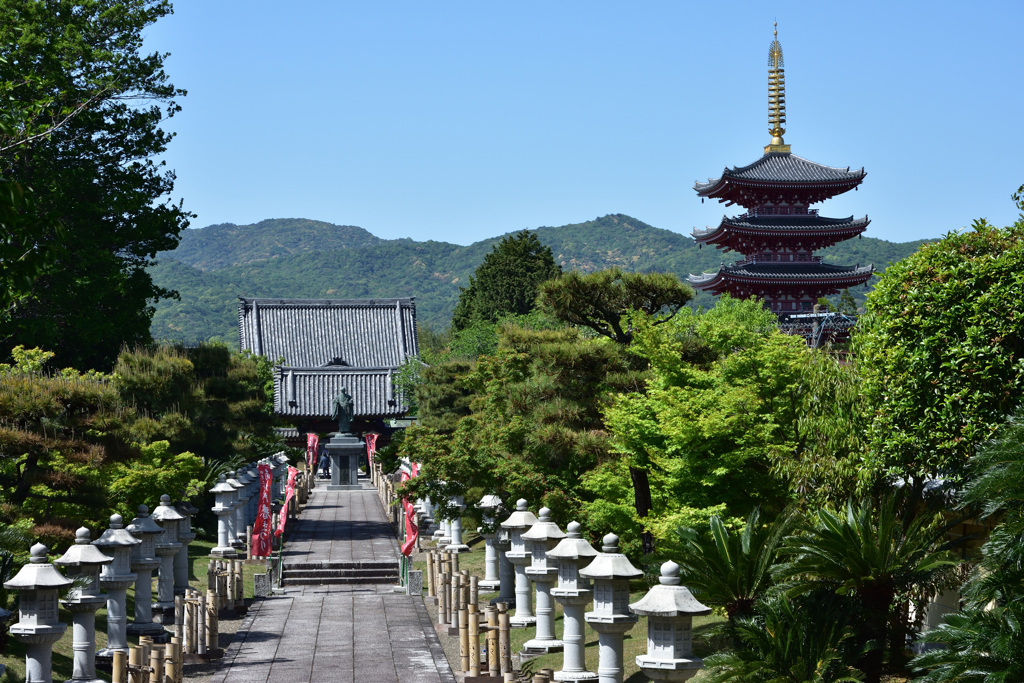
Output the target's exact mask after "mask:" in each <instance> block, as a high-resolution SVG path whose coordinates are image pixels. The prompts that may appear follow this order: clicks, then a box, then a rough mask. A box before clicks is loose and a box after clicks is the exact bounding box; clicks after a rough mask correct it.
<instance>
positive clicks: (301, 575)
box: [281, 567, 398, 579]
mask: <svg viewBox="0 0 1024 683" xmlns="http://www.w3.org/2000/svg"><path fill="white" fill-rule="evenodd" d="M375 576H380V577H394V576H398V567H389V568H387V569H291V568H288V567H286V568H285V570H284V572H283V573H282V574H281V577H282V578H285V579H291V578H294V579H315V578H317V577H323V578H333V577H342V578H344V577H352V578H360V577H369V578H372V577H375Z"/></svg>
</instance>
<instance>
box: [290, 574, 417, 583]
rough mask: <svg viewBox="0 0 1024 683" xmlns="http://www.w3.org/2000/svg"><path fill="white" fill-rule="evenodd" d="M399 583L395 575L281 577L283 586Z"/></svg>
mask: <svg viewBox="0 0 1024 683" xmlns="http://www.w3.org/2000/svg"><path fill="white" fill-rule="evenodd" d="M392 583H398V574H395V575H394V576H320V577H315V578H292V577H288V576H282V577H281V585H282V586H346V585H349V586H350V585H372V584H392Z"/></svg>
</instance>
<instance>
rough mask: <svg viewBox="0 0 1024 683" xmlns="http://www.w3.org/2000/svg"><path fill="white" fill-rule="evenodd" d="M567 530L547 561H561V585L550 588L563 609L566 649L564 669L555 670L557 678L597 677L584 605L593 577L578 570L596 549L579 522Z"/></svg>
mask: <svg viewBox="0 0 1024 683" xmlns="http://www.w3.org/2000/svg"><path fill="white" fill-rule="evenodd" d="M566 531H567V532H568V533H567V535H566V537H565V538H563V539H562V540H561V542H559V544H558V545H556V546H555V547H554V549H553V550H551V551H549V552H548V561H554V562H557V563H558V586H557V587H555V588H552V589H551V595H552V597H554V598H555V600H557V601H558V602H559V603H561V605H562V608H563V610H564V614H563V620H562V644H563V645H564V646H565V653H564V654H563V655H562V670H561V671H556V672H555V680H556V681H596V680H597V674H596V673H594V672H593V671H587V669H586V662H585V661H584V654H583V648H584V636H583V608H584V607H585V606H586V605H587V604H588V603H589V602H590V596H591V590H590V581H588V580H587V579H581V578H580V576H579V572H580V567H583V566H586V565H588V564H590V562H591V561H592V560H593V559H594V557H595V556H596V555H597V551H596V550H594V548H593V546H591V545H590V544H589V543H587V542H586V541H584V540H583V534H581V533H580V525H579V523H578V522H569V526H568V527H567V528H566ZM538 602H539V600H538Z"/></svg>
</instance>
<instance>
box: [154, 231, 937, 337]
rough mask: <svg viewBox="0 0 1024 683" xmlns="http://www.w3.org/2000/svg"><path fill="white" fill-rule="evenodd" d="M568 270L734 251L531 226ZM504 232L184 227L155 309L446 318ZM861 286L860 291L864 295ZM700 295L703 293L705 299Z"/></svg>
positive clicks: (173, 317) (865, 259) (225, 329)
mask: <svg viewBox="0 0 1024 683" xmlns="http://www.w3.org/2000/svg"><path fill="white" fill-rule="evenodd" d="M536 232H537V236H538V238H539V239H540V241H541V242H542V243H544V244H545V245H547V246H549V247H551V251H552V253H553V254H554V256H555V260H556V261H557V262H558V263H560V264H561V266H562V268H563V270H571V269H578V270H582V271H584V272H592V271H595V270H601V269H603V268H610V267H612V266H619V267H621V268H623V269H625V270H632V271H638V272H654V271H662V272H670V273H675V274H677V275H679V276H680V277H683V278H685V277H686V275H687V274H689V273H700V272H704V271H710V270H714V269H715V268H717V267H718V266H719V264H721V263H722V262H729V261H733V260H735V258H736V256H735V254H732V253H729V254H723V253H722V252H720V251H718V250H716V249H700V248H699V247H698V245H697V243H696V242H694V241H693V239H691V238H690V237H688V236H684V235H680V234H679V233H675V232H671V231H669V230H662V229H660V228H655V227H652V226H650V225H647V224H646V223H643V222H642V221H639V220H637V219H635V218H631V217H629V216H625V215H623V214H613V215H608V216H602V217H600V218H596V219H594V220H592V221H587V222H585V223H576V224H573V225H563V226H561V227H541V228H537V230H536ZM500 239H501V236H499V237H494V238H490V239H487V240H482V241H480V242H475V243H473V244H471V245H469V246H465V247H464V246H460V245H457V244H450V243H447V242H434V241H427V242H417V241H415V240H411V239H400V240H384V239H381V238H379V237H376V236H374V235H372V234H370V233H369V232H367V231H366V230H363V229H362V228H358V227H354V226H341V225H333V224H331V223H324V222H321V221H312V220H305V219H272V220H265V221H260V222H259V223H256V224H254V225H234V224H231V223H225V224H220V225H211V226H209V227H207V228H202V229H197V230H187V231H186V232H185V233H184V234H183V235H182V240H181V243H180V244H179V245H178V248H177V249H175V250H174V251H169V252H163V253H161V254H158V256H157V259H158V263H157V265H155V266H153V267H152V268H151V269H150V272H151V274H152V276H153V280H154V281H155V282H156V284H157V285H159V286H161V287H166V288H168V289H174V290H177V291H178V292H179V293H180V297H181V298H180V300H171V301H161V302H160V303H159V304H158V305H157V307H156V313H155V315H154V316H153V327H152V332H153V336H154V337H155V338H157V339H181V340H185V341H190V342H191V341H200V340H206V339H221V340H223V341H227V342H229V343H231V344H236V343H237V302H238V299H237V297H238V296H259V297H295V298H327V297H330V298H363V297H393V296H415V297H416V312H417V317H418V319H419V321H420V322H421V323H422V324H426V325H430V326H431V327H433V328H435V329H438V330H441V329H445V328H446V327H447V326H448V323H449V321H450V320H451V314H452V310H453V309H454V307H455V302H456V301H457V300H458V295H459V287H460V286H465V284H466V283H467V281H468V279H469V276H470V275H472V273H473V271H474V270H475V269H476V267H477V265H479V264H480V262H481V261H483V258H484V255H486V254H487V253H488V252H489V251H490V250H491V249H492V248H493V246H494V244H495V243H497V242H498V241H499V240H500ZM925 241H926V240H919V241H916V242H904V243H893V242H887V241H885V240H878V239H873V238H864V239H859V240H850V241H848V242H846V243H844V244H840V245H837V246H835V247H831V248H829V249H827V250H824V251H823V252H822V255H824V256H825V258H826V260H830V261H833V262H835V263H844V264H850V265H853V264H856V263H860V264H866V263H873V264H874V265H875V268H876V270H879V271H881V270H884V269H885V267H886V266H887V265H888V264H889V263H890V262H893V261H898V260H899V259H902V258H904V257H905V256H907V255H908V254H910V253H912V252H914V251H916V250H917V248H918V247H919V246H920V245H921V244H924V242H925ZM864 293H865V292H864V289H863V288H861V290H859V291H857V292H855V293H854V295H855V297H856V298H857V299H858V300H863V298H864ZM713 301H714V299H713V297H710V296H708V295H703V294H702V295H700V296H698V298H697V301H696V304H698V305H703V306H710V305H712V304H713Z"/></svg>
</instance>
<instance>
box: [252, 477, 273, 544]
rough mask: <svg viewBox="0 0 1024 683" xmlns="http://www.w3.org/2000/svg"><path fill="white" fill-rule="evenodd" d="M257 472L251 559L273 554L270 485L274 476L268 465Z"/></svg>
mask: <svg viewBox="0 0 1024 683" xmlns="http://www.w3.org/2000/svg"><path fill="white" fill-rule="evenodd" d="M257 470H259V473H260V493H259V498H258V499H257V500H258V501H259V506H258V507H257V509H256V522H255V523H254V524H253V525H252V555H253V557H270V554H271V552H273V543H272V542H271V538H270V529H271V527H272V526H273V521H272V520H271V518H270V484H271V482H272V481H273V480H274V475H273V473H272V472H271V470H270V465H260V466H259V467H258V468H257Z"/></svg>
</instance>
